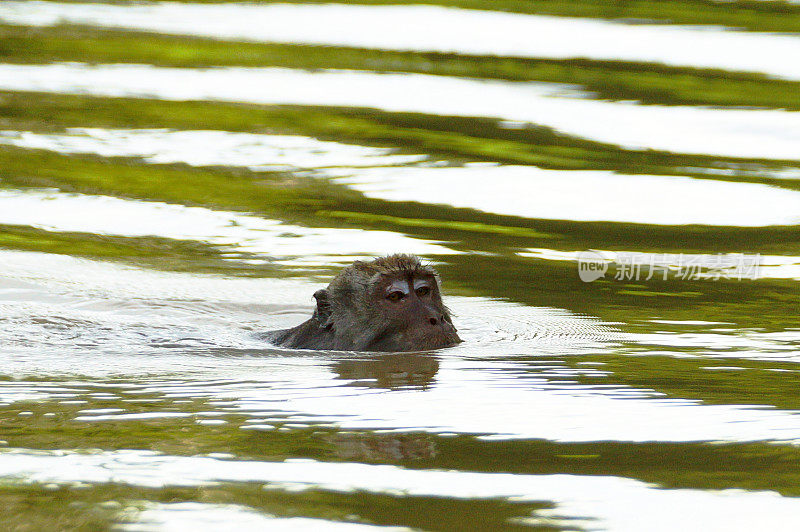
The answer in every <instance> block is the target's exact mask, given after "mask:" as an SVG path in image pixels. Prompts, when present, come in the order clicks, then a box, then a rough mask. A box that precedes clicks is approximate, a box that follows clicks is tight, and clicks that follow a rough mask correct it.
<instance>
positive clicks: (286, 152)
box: [0, 128, 424, 171]
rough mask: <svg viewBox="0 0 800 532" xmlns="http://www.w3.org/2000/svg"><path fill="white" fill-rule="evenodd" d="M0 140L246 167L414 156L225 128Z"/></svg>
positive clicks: (351, 163) (3, 134)
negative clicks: (229, 130) (219, 129)
mask: <svg viewBox="0 0 800 532" xmlns="http://www.w3.org/2000/svg"><path fill="white" fill-rule="evenodd" d="M0 144H9V145H12V146H19V147H22V148H34V149H42V150H51V151H56V152H59V153H93V154H97V155H102V156H103V157H142V158H144V159H145V160H146V161H147V162H150V163H154V164H169V163H186V164H189V165H192V166H243V167H247V168H250V169H252V170H267V171H279V170H295V169H319V168H324V167H340V166H344V167H348V168H352V167H362V166H366V167H369V166H384V165H391V164H403V163H408V162H415V161H419V160H422V159H424V156H420V155H391V150H388V149H381V148H370V147H366V146H353V145H349V144H340V143H338V142H325V141H321V140H317V139H313V138H309V137H301V136H296V135H259V134H252V133H234V132H228V131H172V130H167V129H98V128H72V129H68V130H67V133H66V134H50V135H48V134H39V133H33V132H29V131H0Z"/></svg>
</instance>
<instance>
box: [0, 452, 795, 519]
mask: <svg viewBox="0 0 800 532" xmlns="http://www.w3.org/2000/svg"><path fill="white" fill-rule="evenodd" d="M0 475H3V476H4V477H6V479H7V480H6V482H9V481H10V479H11V478H13V479H16V480H17V482H20V481H22V482H36V483H62V484H71V483H78V482H80V483H106V482H113V483H125V484H130V485H134V486H144V487H164V486H204V485H215V484H217V483H219V482H262V483H265V487H268V488H271V489H281V488H289V487H292V488H294V489H297V488H298V487H300V488H302V487H308V488H318V489H324V490H331V491H336V492H344V493H357V492H358V491H366V492H369V493H383V494H390V495H391V494H397V493H398V492H400V493H403V494H404V495H406V496H408V495H411V496H430V497H449V498H456V499H491V498H503V499H507V500H513V501H517V502H518V501H531V502H535V501H552V502H553V503H554V504H555V507H554V508H552V509H547V510H540V511H535V512H534V513H533V515H531V516H530V517H529V518H526V519H525V522H526V524H530V525H537V524H538V525H544V524H549V525H553V524H556V525H560V526H567V525H570V527H571V528H572V527H574V526H575V525H576V524H580V525H585V526H589V525H590V526H591V528H593V529H601V530H617V531H629V530H630V531H638V530H641V529H642V525H643V524H644V523H646V524H647V525H646V527H647V529H648V530H665V531H666V530H681V529H686V528H687V527H688V528H692V529H702V530H727V529H730V528H731V527H735V528H742V529H769V530H787V531H788V530H794V528H795V527H794V521H793V517H794V516H795V515H797V512H798V510H799V509H800V501H798V499H796V498H792V497H781V496H780V495H779V494H778V493H776V492H772V491H743V490H719V491H700V490H692V489H669V490H667V489H660V488H659V487H658V486H654V485H650V484H645V483H643V482H640V481H636V480H631V479H627V478H620V477H612V476H581V475H524V474H507V473H472V472H463V471H444V470H411V469H403V468H400V467H396V466H389V465H366V464H354V463H325V462H317V461H314V460H287V461H284V462H256V461H246V460H241V461H239V460H221V459H216V458H211V457H202V456H194V457H181V456H170V455H161V454H158V453H154V452H150V451H137V450H123V451H105V452H99V453H85V454H79V453H73V452H68V451H55V452H48V451H39V452H35V451H28V450H23V449H19V450H4V451H0ZM9 477H10V478H9ZM196 506H197V505H196V504H192V505H189V506H184V507H173V508H164V507H160V506H157V507H155V508H156V510H157V511H156V512H153V513H151V514H149V517H150V518H151V519H153V518H154V517H155V518H159V517H160V518H161V519H164V518H167V519H169V518H173V517H175V518H177V517H178V516H176V515H174V514H172V515H165V513H166V512H168V511H169V510H173V511H175V512H177V511H179V510H181V509H184V510H195V509H198V508H196ZM205 508H210V507H205ZM159 509H160V510H162V511H163V512H159V511H158V510H159ZM228 509H229V512H228V514H229V515H230V516H231V517H233V518H239V517H243V516H241V515H240V514H239V513H238V512H235V513H231V512H230V510H231V509H230V508H228ZM241 511H243V510H239V512H241ZM200 515H202V513H198V514H194V516H193V517H199V516H200ZM212 515H219V514H212ZM144 517H145V518H147V517H148V514H147V513H145V516H144ZM247 517H248V518H251V516H250V515H247ZM188 518H191V517H188ZM276 524H278V525H280V524H281V523H276ZM319 524H320V525H323V526H324V524H325V523H324V522H320V523H319ZM322 529H324V528H322Z"/></svg>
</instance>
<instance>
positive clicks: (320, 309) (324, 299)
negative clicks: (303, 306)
mask: <svg viewBox="0 0 800 532" xmlns="http://www.w3.org/2000/svg"><path fill="white" fill-rule="evenodd" d="M314 299H316V300H317V309H316V310H315V311H314V316H315V317H316V318H317V320H318V321H319V322H320V323H321V324H322V326H323V327H325V328H330V327H331V326H333V321H331V304H330V302H329V301H328V291H327V290H325V289H324V288H323V289H321V290H317V291H316V292H314Z"/></svg>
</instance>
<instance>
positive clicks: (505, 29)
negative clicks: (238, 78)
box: [0, 1, 800, 79]
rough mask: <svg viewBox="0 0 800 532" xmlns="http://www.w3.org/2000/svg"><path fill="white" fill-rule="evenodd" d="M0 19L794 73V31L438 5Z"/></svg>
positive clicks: (26, 11)
mask: <svg viewBox="0 0 800 532" xmlns="http://www.w3.org/2000/svg"><path fill="white" fill-rule="evenodd" d="M623 16H624V15H623ZM776 16H777V15H776ZM0 20H3V21H5V22H8V23H13V24H26V25H37V26H48V25H55V24H58V23H64V22H70V23H76V24H92V25H98V26H107V27H116V28H128V29H136V30H145V31H156V32H160V33H173V34H182V35H200V36H206V37H213V38H222V39H239V40H248V41H272V42H287V43H303V44H321V45H343V46H356V47H364V48H380V49H387V50H419V51H434V52H455V53H461V54H480V55H500V56H518V57H547V58H576V57H585V58H590V59H611V60H614V59H616V60H627V61H652V62H657V63H665V64H668V65H680V66H691V67H699V68H720V69H726V70H744V71H753V72H764V73H767V74H771V75H773V76H779V77H786V78H793V79H800V62H798V61H797V59H798V58H800V39H798V38H797V37H794V36H788V35H776V34H766V33H755V32H742V31H726V30H724V29H722V28H709V27H691V26H667V25H645V24H642V25H635V24H628V23H620V22H610V21H605V20H592V19H585V18H568V17H552V16H541V15H522V14H511V13H499V12H493V11H479V10H465V9H449V8H444V7H436V6H414V5H412V6H358V5H346V4H344V3H343V4H328V5H302V4H301V5H285V4H283V5H282V4H272V5H258V4H236V3H225V4H216V5H213V4H212V5H209V4H190V3H177V2H161V3H140V4H133V5H124V6H122V5H108V4H94V3H90V4H61V3H56V2H13V1H4V2H3V3H2V4H0Z"/></svg>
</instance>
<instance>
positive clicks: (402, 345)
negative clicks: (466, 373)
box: [267, 255, 461, 351]
mask: <svg viewBox="0 0 800 532" xmlns="http://www.w3.org/2000/svg"><path fill="white" fill-rule="evenodd" d="M440 285H441V283H440V280H439V274H438V273H436V270H434V269H433V268H431V267H430V266H427V265H423V264H422V263H421V262H420V260H419V258H417V257H415V256H413V255H390V256H388V257H381V258H378V259H375V260H373V261H370V262H362V261H356V262H354V263H353V264H351V265H350V266H348V267H347V268H345V269H344V270H342V271H341V272H339V274H338V275H337V276H336V277H335V278H334V279H333V281H331V283H330V284H329V285H328V287H327V288H324V289H322V290H317V292H315V293H314V299H316V300H317V307H316V309H315V310H314V314H313V315H312V316H311V318H310V319H309V320H308V321H306V322H304V323H301V324H300V325H298V326H297V327H294V328H292V329H284V330H280V331H272V332H270V333H268V334H267V339H268V340H270V341H272V342H273V343H274V344H276V345H279V346H282V347H290V348H294V349H334V350H343V351H424V350H429V349H438V348H440V347H447V346H451V345H455V344H457V343H459V342H461V338H459V337H458V334H457V333H456V328H455V327H454V326H453V322H452V320H451V319H450V311H449V310H448V309H447V307H446V306H445V305H444V303H443V302H442V296H441V291H440Z"/></svg>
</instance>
